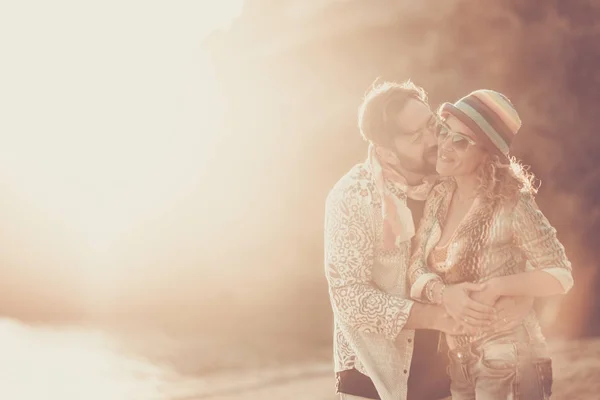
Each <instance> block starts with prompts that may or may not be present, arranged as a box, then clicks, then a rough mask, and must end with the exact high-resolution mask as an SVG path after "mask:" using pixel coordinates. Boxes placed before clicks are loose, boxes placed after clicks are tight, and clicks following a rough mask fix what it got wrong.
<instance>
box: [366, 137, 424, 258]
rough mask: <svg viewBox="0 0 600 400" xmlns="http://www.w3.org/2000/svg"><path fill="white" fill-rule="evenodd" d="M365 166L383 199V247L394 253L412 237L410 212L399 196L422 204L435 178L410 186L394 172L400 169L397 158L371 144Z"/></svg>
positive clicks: (393, 154) (413, 233)
mask: <svg viewBox="0 0 600 400" xmlns="http://www.w3.org/2000/svg"><path fill="white" fill-rule="evenodd" d="M368 162H369V165H370V167H371V172H372V173H373V177H374V179H375V187H376V189H377V192H378V193H379V195H380V196H381V199H382V201H381V210H382V214H383V246H384V248H386V249H393V248H395V247H396V246H398V245H399V244H400V243H403V242H406V241H407V240H410V239H411V238H412V237H413V236H414V235H415V223H414V221H413V217H412V212H411V211H410V209H409V208H408V206H407V205H406V198H405V197H403V196H402V194H404V195H405V196H407V197H409V198H411V199H413V200H425V199H426V198H427V195H428V194H429V191H430V190H431V188H432V187H433V184H434V182H435V176H430V177H426V178H425V179H423V183H422V184H420V185H418V186H409V185H408V183H407V182H406V179H405V178H404V177H403V176H402V175H400V173H399V172H398V171H397V169H396V168H394V167H397V166H399V165H400V161H399V160H398V157H397V156H396V154H395V153H394V152H392V151H390V150H388V149H385V148H383V147H378V146H375V145H373V144H371V145H370V146H369V158H368Z"/></svg>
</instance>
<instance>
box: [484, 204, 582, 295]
mask: <svg viewBox="0 0 600 400" xmlns="http://www.w3.org/2000/svg"><path fill="white" fill-rule="evenodd" d="M513 232H514V241H515V244H516V245H517V246H518V247H519V248H520V249H521V251H523V254H524V255H525V257H526V258H527V260H528V261H529V262H530V263H531V265H532V266H533V267H534V268H535V270H534V271H527V272H522V273H518V274H514V275H508V276H502V277H497V278H492V279H490V280H489V281H487V283H486V287H487V288H488V289H490V290H493V291H494V292H495V294H496V295H498V296H533V297H545V296H553V295H557V294H565V293H567V292H568V291H569V290H570V289H571V287H573V276H572V275H571V263H570V262H569V260H568V259H567V256H566V254H565V249H564V247H563V245H562V244H561V243H560V242H559V241H558V239H557V238H556V229H554V228H553V227H552V225H550V222H548V219H547V218H546V217H545V216H544V214H542V212H541V211H540V209H539V208H538V206H537V204H536V203H535V201H534V199H533V196H531V195H530V194H522V195H521V196H520V199H519V201H518V203H517V205H516V207H515V211H514V215H513Z"/></svg>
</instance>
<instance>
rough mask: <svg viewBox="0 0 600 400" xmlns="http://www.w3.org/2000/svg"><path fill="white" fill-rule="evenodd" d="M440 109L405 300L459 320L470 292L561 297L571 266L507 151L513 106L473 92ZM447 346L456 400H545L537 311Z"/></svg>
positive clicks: (515, 123) (483, 299) (488, 297)
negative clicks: (434, 176) (434, 174)
mask: <svg viewBox="0 0 600 400" xmlns="http://www.w3.org/2000/svg"><path fill="white" fill-rule="evenodd" d="M439 113H440V117H441V118H442V119H443V123H442V124H441V125H442V128H441V129H440V132H439V137H438V144H439V150H438V161H437V166H436V169H437V171H438V173H439V174H440V176H441V177H442V178H441V182H440V183H439V184H437V185H436V186H435V187H434V188H433V190H432V192H431V193H430V195H429V197H428V199H427V202H426V205H425V211H424V216H423V219H422V220H421V225H420V227H419V230H418V232H417V234H416V236H415V247H414V249H415V253H414V254H413V256H412V260H411V267H410V270H409V277H410V281H411V296H412V297H413V298H415V299H416V300H420V301H425V302H430V303H435V304H443V305H444V306H445V307H446V310H447V311H448V313H449V314H450V315H452V316H454V317H457V316H458V315H459V314H460V315H465V314H461V313H460V312H459V311H460V309H461V306H462V304H464V300H465V299H466V297H468V296H469V293H467V288H468V289H470V290H475V291H474V292H473V293H471V297H472V298H473V299H475V300H477V301H478V302H480V303H484V304H488V305H493V304H494V303H495V302H496V301H497V300H498V298H500V297H501V296H532V297H544V296H552V295H557V294H563V293H566V292H567V291H568V290H569V289H570V288H571V287H572V285H573V278H572V276H571V264H570V262H569V261H568V259H567V257H566V255H565V251H564V248H563V246H562V245H561V243H560V242H559V241H558V240H557V238H556V234H555V232H556V231H555V229H554V228H553V227H552V226H551V225H550V224H549V222H548V220H547V219H546V218H545V217H544V215H543V214H542V213H541V211H540V210H539V208H538V207H537V205H536V203H535V201H534V198H533V196H534V194H535V192H536V190H535V187H534V185H533V176H532V175H531V174H529V173H527V172H526V171H525V170H524V169H523V168H522V167H521V165H520V164H519V163H518V162H517V161H516V160H515V159H514V158H511V157H510V155H509V148H510V144H511V142H512V139H513V138H514V136H515V135H516V134H517V132H518V130H519V128H520V127H521V121H520V119H519V116H518V114H517V112H516V110H515V109H514V107H513V105H512V103H511V102H510V101H509V100H508V99H507V98H506V97H505V96H504V95H502V94H500V93H497V92H494V91H491V90H478V91H475V92H473V93H471V94H469V95H467V96H465V97H463V98H462V99H460V100H458V101H457V102H456V103H454V104H449V103H445V104H443V105H442V106H441V108H440V111H439ZM464 282H470V283H482V285H471V284H469V283H466V284H465V283H464ZM461 283H463V284H462V285H461ZM468 313H470V315H471V316H473V315H476V314H477V311H476V310H469V311H468ZM468 313H467V316H466V317H464V318H466V319H468V318H469V317H468ZM446 341H447V344H448V347H449V357H450V365H449V373H450V376H451V379H452V387H451V390H452V399H453V400H463V399H483V400H495V399H503V400H504V399H513V398H515V399H516V398H523V399H534V400H535V399H547V398H549V396H550V391H551V386H552V364H551V360H550V359H549V358H548V354H547V349H546V344H545V339H544V336H543V335H542V333H541V331H540V326H539V323H538V321H537V318H536V316H535V313H534V312H533V311H531V313H530V315H529V316H528V317H527V318H526V319H525V320H524V322H523V323H522V324H520V325H519V326H518V327H516V328H514V329H511V330H509V331H505V332H487V333H481V334H479V335H476V336H467V335H457V336H449V335H447V336H446Z"/></svg>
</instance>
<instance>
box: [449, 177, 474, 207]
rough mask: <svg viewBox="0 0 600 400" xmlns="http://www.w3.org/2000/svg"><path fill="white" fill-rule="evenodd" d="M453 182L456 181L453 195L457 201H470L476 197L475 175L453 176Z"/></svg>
mask: <svg viewBox="0 0 600 400" xmlns="http://www.w3.org/2000/svg"><path fill="white" fill-rule="evenodd" d="M454 180H455V181H456V191H455V192H454V195H455V196H456V197H457V199H458V200H462V201H466V200H472V199H474V198H475V197H476V196H477V187H478V186H479V182H478V179H477V175H475V174H472V175H464V176H455V177H454Z"/></svg>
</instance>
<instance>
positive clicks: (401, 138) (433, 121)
mask: <svg viewBox="0 0 600 400" xmlns="http://www.w3.org/2000/svg"><path fill="white" fill-rule="evenodd" d="M394 122H395V125H396V129H394V130H393V132H392V133H391V135H392V141H391V146H392V150H394V151H395V152H396V154H397V155H398V158H399V159H400V163H401V164H402V167H403V168H405V169H406V170H408V171H410V172H414V173H418V174H426V175H427V174H433V173H435V164H436V161H437V138H436V137H435V129H436V125H437V118H436V116H435V115H434V114H433V113H432V112H431V109H430V108H429V106H428V105H427V104H424V103H422V102H421V101H419V100H416V99H409V100H408V102H407V103H406V105H405V106H404V108H403V109H402V110H401V111H400V112H399V113H398V114H396V116H395V118H394Z"/></svg>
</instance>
